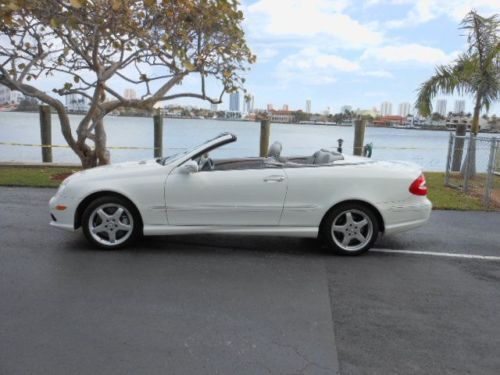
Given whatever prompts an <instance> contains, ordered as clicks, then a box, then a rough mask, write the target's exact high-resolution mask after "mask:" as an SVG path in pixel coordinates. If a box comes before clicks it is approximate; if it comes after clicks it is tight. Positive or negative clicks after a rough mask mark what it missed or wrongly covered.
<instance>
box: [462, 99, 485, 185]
mask: <svg viewBox="0 0 500 375" xmlns="http://www.w3.org/2000/svg"><path fill="white" fill-rule="evenodd" d="M480 111H481V96H480V95H479V94H478V95H477V96H476V104H475V105H474V115H473V116H472V126H471V129H470V135H471V139H470V142H471V143H472V144H471V145H469V147H467V154H466V155H465V160H464V164H463V165H462V174H463V175H464V176H465V177H466V178H473V177H475V176H476V140H475V139H474V138H475V137H476V135H477V133H478V131H479V112H480ZM469 159H470V160H469Z"/></svg>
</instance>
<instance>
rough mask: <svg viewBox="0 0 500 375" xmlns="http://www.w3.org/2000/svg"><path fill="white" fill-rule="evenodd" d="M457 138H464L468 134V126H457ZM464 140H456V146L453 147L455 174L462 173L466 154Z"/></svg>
mask: <svg viewBox="0 0 500 375" xmlns="http://www.w3.org/2000/svg"><path fill="white" fill-rule="evenodd" d="M455 134H456V135H457V136H459V137H463V136H465V135H466V134H467V125H466V124H457V129H456V133H455ZM464 144H465V139H464V138H455V145H454V147H453V163H452V164H451V170H452V171H453V172H458V171H460V166H461V165H462V156H463V152H464Z"/></svg>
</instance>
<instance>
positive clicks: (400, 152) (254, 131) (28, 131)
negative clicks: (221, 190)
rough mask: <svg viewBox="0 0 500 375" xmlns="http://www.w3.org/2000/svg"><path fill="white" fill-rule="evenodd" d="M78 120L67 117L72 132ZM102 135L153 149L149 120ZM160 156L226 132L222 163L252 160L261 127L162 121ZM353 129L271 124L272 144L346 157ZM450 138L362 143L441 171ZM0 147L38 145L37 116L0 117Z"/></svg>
mask: <svg viewBox="0 0 500 375" xmlns="http://www.w3.org/2000/svg"><path fill="white" fill-rule="evenodd" d="M81 117H82V116H78V115H74V116H71V121H72V124H73V129H75V128H76V124H77V122H78V121H79V119H81ZM52 123H53V127H52V142H53V144H65V141H64V138H63V136H62V134H61V130H60V128H59V122H58V119H57V117H56V116H52ZM105 123H106V131H107V135H108V145H109V146H134V147H146V148H152V147H153V120H152V119H151V118H144V117H108V118H106V122H105ZM164 124H165V128H164V132H163V136H164V140H163V144H164V153H165V154H166V155H168V154H172V153H176V152H179V151H181V150H184V149H186V148H188V147H192V146H194V145H197V144H199V143H201V142H203V141H205V140H207V139H209V138H212V137H214V136H216V135H217V134H219V133H222V132H225V131H229V132H232V133H234V134H236V135H237V136H238V141H237V142H236V143H232V144H229V145H227V146H226V147H225V148H224V150H221V152H219V153H218V154H217V156H220V157H230V156H256V155H258V152H259V133H260V124H259V123H256V122H240V121H215V120H195V119H193V120H181V119H167V118H166V119H165V120H164ZM353 137H354V129H353V128H352V127H339V126H322V125H285V124H273V125H272V127H271V143H272V142H273V141H280V142H281V143H282V144H283V155H285V156H286V155H309V154H312V153H313V152H315V151H317V150H318V149H319V148H336V147H337V139H339V138H342V139H343V140H344V152H345V153H349V154H350V153H352V143H353ZM448 137H449V136H448V132H444V131H426V130H405V129H388V128H367V129H366V134H365V143H368V142H372V143H373V158H375V159H384V160H404V161H411V162H414V163H417V164H420V165H421V166H422V167H423V168H424V169H425V170H435V171H444V169H445V165H446V153H447V148H448ZM0 142H19V143H33V144H39V143H40V129H39V121H38V114H37V113H17V112H0ZM487 154H488V152H487V150H481V149H479V150H478V155H477V160H478V170H480V171H482V170H485V169H486V164H487ZM111 155H112V161H113V162H120V161H127V160H138V159H144V158H151V157H152V155H153V150H152V149H151V150H112V151H111ZM53 156H54V161H56V162H65V163H70V162H75V163H78V162H79V160H78V158H77V156H76V155H75V154H74V153H73V152H72V151H71V150H70V149H66V148H54V149H53ZM0 161H32V162H39V161H41V151H40V149H39V148H38V147H19V146H5V145H0Z"/></svg>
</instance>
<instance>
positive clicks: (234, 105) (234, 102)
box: [229, 91, 240, 112]
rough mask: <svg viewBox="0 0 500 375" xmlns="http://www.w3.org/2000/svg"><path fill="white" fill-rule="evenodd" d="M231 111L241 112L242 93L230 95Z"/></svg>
mask: <svg viewBox="0 0 500 375" xmlns="http://www.w3.org/2000/svg"><path fill="white" fill-rule="evenodd" d="M229 110H230V111H231V112H239V111H240V93H239V92H238V91H236V92H232V93H231V94H229Z"/></svg>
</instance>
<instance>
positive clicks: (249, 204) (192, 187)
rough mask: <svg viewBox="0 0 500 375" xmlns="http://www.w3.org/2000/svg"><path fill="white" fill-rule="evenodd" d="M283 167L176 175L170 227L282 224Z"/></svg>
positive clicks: (169, 198)
mask: <svg viewBox="0 0 500 375" xmlns="http://www.w3.org/2000/svg"><path fill="white" fill-rule="evenodd" d="M287 183H288V181H287V177H286V175H285V173H284V172H283V169H282V168H280V167H271V166H270V167H267V166H266V167H264V168H261V169H244V170H220V171H217V170H213V171H198V172H194V173H190V174H183V173H176V170H174V171H173V172H172V173H171V174H170V175H169V176H168V177H167V181H166V187H165V204H166V209H167V218H168V223H169V225H228V226H230V225H233V226H235V225H250V226H262V225H279V222H280V217H281V213H282V211H283V203H284V200H285V195H286V189H287Z"/></svg>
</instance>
